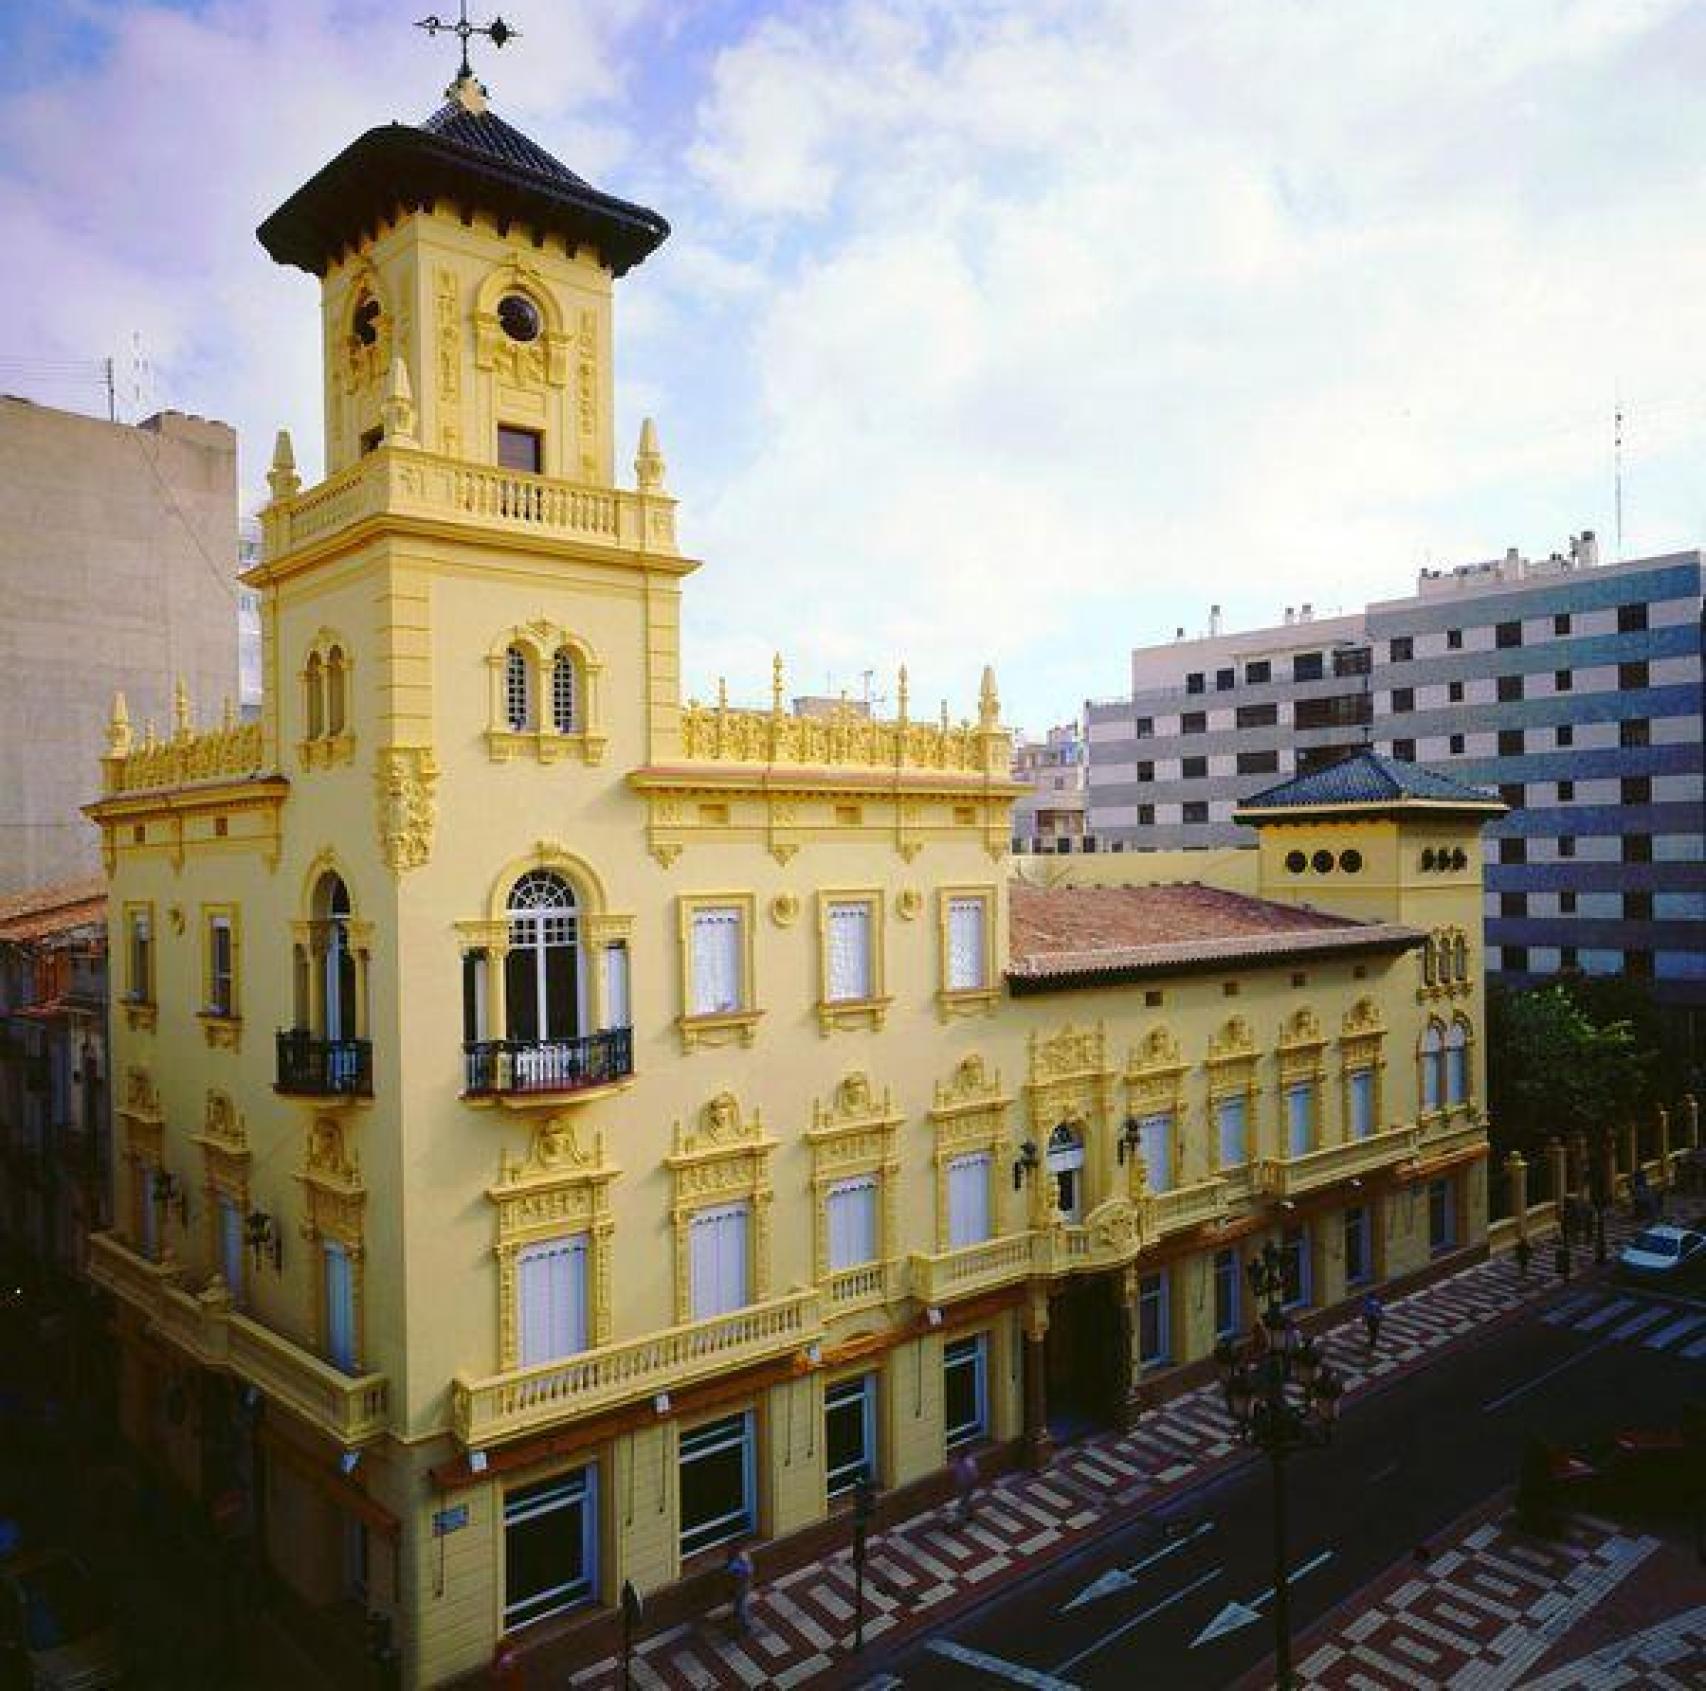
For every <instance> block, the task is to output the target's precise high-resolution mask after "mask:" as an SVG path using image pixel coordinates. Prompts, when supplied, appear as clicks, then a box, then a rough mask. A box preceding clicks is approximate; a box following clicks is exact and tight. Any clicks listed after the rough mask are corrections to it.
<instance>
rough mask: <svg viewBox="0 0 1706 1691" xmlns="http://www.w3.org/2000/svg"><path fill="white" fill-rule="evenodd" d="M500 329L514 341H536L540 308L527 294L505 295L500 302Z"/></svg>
mask: <svg viewBox="0 0 1706 1691" xmlns="http://www.w3.org/2000/svg"><path fill="white" fill-rule="evenodd" d="M498 327H499V328H501V329H502V330H503V332H504V333H505V334H506V335H508V336H509V338H510V339H511V340H512V341H536V340H538V338H539V307H538V306H536V305H535V304H534V303H533V301H532V300H530V299H529V298H528V297H527V295H526V294H505V295H504V297H503V298H502V299H500V300H499V301H498Z"/></svg>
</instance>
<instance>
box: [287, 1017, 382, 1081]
mask: <svg viewBox="0 0 1706 1691" xmlns="http://www.w3.org/2000/svg"><path fill="white" fill-rule="evenodd" d="M277 1089H278V1090H279V1091H280V1092H294V1093H297V1094H299V1095H301V1096H303V1097H307V1098H371V1097H372V1096H373V1042H372V1041H371V1040H367V1039H316V1038H315V1037H314V1036H313V1035H312V1034H311V1033H308V1032H306V1031H305V1030H304V1029H302V1028H290V1029H281V1030H280V1032H279V1035H278V1081H277Z"/></svg>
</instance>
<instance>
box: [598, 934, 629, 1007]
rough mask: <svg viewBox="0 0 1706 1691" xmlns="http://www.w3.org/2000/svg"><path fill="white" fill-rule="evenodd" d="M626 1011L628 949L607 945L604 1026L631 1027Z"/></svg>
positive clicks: (622, 946)
mask: <svg viewBox="0 0 1706 1691" xmlns="http://www.w3.org/2000/svg"><path fill="white" fill-rule="evenodd" d="M630 1017H631V1012H630V1011H629V1009H628V948H627V946H625V945H607V946H605V948H604V1025H605V1026H606V1027H607V1028H625V1027H628V1026H630V1025H631V1020H630Z"/></svg>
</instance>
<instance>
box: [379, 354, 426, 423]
mask: <svg viewBox="0 0 1706 1691" xmlns="http://www.w3.org/2000/svg"><path fill="white" fill-rule="evenodd" d="M379 411H380V415H381V416H382V417H383V418H384V420H385V443H386V445H387V446H414V445H417V444H418V443H417V441H416V440H415V393H414V389H413V387H412V386H411V385H410V383H409V366H408V362H407V360H406V359H405V358H404V357H403V355H402V353H400V352H397V353H393V354H392V355H391V367H390V369H388V370H387V371H386V372H385V397H384V399H382V400H381V401H380V402H379Z"/></svg>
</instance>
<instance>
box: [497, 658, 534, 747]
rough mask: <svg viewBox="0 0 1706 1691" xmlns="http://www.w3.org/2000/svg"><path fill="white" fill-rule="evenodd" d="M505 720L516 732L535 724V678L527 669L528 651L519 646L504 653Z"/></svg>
mask: <svg viewBox="0 0 1706 1691" xmlns="http://www.w3.org/2000/svg"><path fill="white" fill-rule="evenodd" d="M504 720H505V721H506V722H507V723H508V724H509V727H510V731H511V733H515V734H523V733H525V732H526V731H527V730H528V729H529V728H531V727H532V726H533V678H532V676H531V675H529V674H528V670H527V653H526V652H524V651H523V650H522V649H521V647H519V646H511V647H510V649H509V650H508V651H507V652H505V653H504Z"/></svg>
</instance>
